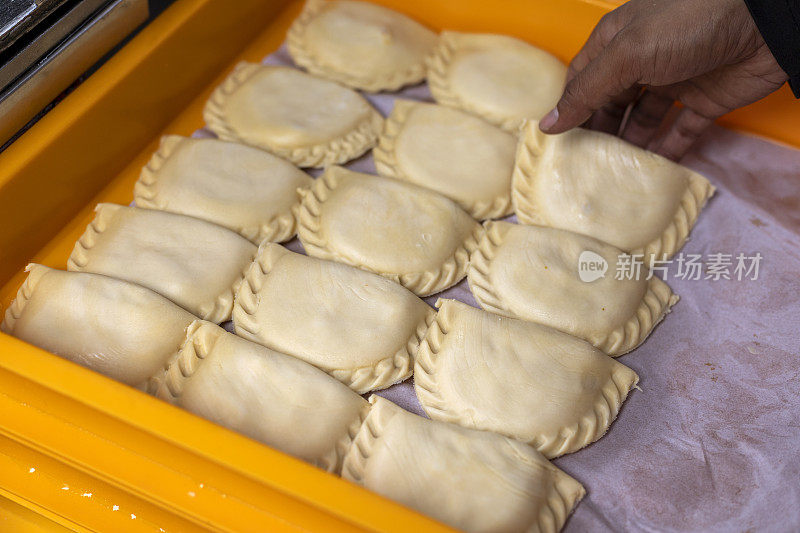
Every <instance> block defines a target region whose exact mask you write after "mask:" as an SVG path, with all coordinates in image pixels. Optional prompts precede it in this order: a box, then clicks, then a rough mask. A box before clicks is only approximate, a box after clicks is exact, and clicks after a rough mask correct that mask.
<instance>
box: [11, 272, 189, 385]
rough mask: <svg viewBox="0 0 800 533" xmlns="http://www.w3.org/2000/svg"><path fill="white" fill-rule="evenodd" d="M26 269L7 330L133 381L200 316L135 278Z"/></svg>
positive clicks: (164, 356)
mask: <svg viewBox="0 0 800 533" xmlns="http://www.w3.org/2000/svg"><path fill="white" fill-rule="evenodd" d="M26 270H27V271H28V278H27V279H26V280H25V282H24V283H23V284H22V287H20V289H19V292H18V293H17V298H16V299H15V300H14V302H13V303H12V304H11V305H10V306H9V308H8V309H6V315H5V320H4V321H3V324H2V330H3V331H4V332H5V333H8V334H10V335H13V336H15V337H18V338H20V339H22V340H24V341H26V342H29V343H31V344H35V345H36V346H38V347H40V348H43V349H45V350H47V351H49V352H51V353H54V354H56V355H60V356H61V357H64V358H65V359H69V360H70V361H74V362H75V363H78V364H80V365H83V366H85V367H88V368H90V369H92V370H94V371H96V372H100V373H101V374H105V375H107V376H108V377H111V378H114V379H116V380H118V381H121V382H123V383H127V384H128V385H133V386H144V384H145V383H146V381H147V379H148V378H149V377H150V376H151V375H152V374H154V373H155V372H157V371H158V370H159V369H160V368H162V367H163V366H164V364H165V362H166V361H167V360H168V359H169V357H170V356H171V355H172V354H173V353H175V349H176V348H177V347H178V346H180V344H181V342H182V339H183V338H184V336H185V331H186V328H187V327H188V326H189V324H191V323H192V321H193V320H195V319H196V317H195V316H194V315H192V314H191V313H189V312H187V311H185V310H183V309H181V308H180V307H178V306H177V305H175V304H174V303H172V302H170V301H169V300H167V299H166V298H164V297H163V296H160V295H158V294H156V293H155V292H153V291H151V290H149V289H146V288H144V287H141V286H139V285H135V284H133V283H128V282H126V281H121V280H118V279H114V278H109V277H107V276H101V275H99V274H85V273H80V272H65V271H63V270H53V269H51V268H48V267H46V266H42V265H35V264H32V265H28V267H27V268H26Z"/></svg>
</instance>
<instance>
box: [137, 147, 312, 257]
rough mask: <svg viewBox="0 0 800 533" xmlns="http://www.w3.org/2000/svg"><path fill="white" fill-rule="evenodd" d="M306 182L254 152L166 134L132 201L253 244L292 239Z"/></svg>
mask: <svg viewBox="0 0 800 533" xmlns="http://www.w3.org/2000/svg"><path fill="white" fill-rule="evenodd" d="M311 181H312V180H311V177H310V176H309V175H308V174H306V173H305V172H302V171H301V170H300V169H298V168H297V167H295V166H294V165H292V164H291V163H289V162H287V161H285V160H283V159H281V158H279V157H277V156H274V155H272V154H270V153H268V152H264V151H263V150H258V149H257V148H251V147H249V146H245V145H242V144H236V143H230V142H224V141H218V140H216V139H189V138H186V137H180V136H178V135H167V136H165V137H162V139H161V146H160V147H159V149H158V151H157V152H156V153H154V154H153V156H152V158H151V159H150V162H149V163H147V165H146V166H145V167H144V168H143V169H142V172H141V174H140V176H139V181H137V182H136V187H135V188H134V200H135V201H136V205H137V206H139V207H146V208H148V209H160V210H162V211H170V212H172V213H178V214H181V215H189V216H193V217H197V218H202V219H204V220H208V221H209V222H213V223H215V224H219V225H220V226H224V227H226V228H228V229H230V230H233V231H235V232H237V233H238V234H239V235H241V236H242V237H244V238H246V239H248V240H249V241H251V242H253V243H254V244H256V245H258V244H261V242H262V241H265V240H268V241H275V242H282V241H286V240H289V239H291V238H292V237H294V235H295V233H296V232H297V223H296V221H295V218H294V215H293V214H292V206H293V205H295V204H296V203H297V189H298V188H300V187H308V186H309V185H310V184H311Z"/></svg>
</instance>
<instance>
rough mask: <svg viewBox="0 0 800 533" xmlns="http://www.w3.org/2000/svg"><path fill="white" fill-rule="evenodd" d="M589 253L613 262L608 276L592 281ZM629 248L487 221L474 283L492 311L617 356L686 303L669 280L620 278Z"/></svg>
mask: <svg viewBox="0 0 800 533" xmlns="http://www.w3.org/2000/svg"><path fill="white" fill-rule="evenodd" d="M584 251H589V252H593V253H595V254H597V255H599V256H601V257H602V258H603V259H604V260H605V261H606V263H607V264H608V271H607V272H606V273H605V276H604V277H602V278H600V279H597V280H595V281H592V282H590V283H589V282H584V281H581V279H580V278H579V276H578V261H579V258H580V256H581V254H582V253H583V252H584ZM620 255H624V253H623V252H622V250H619V249H618V248H614V247H613V246H611V245H609V244H606V243H603V242H600V241H598V240H596V239H592V238H591V237H587V236H585V235H579V234H577V233H572V232H569V231H564V230H558V229H553V228H547V227H540V226H522V225H518V224H510V223H508V222H487V223H486V234H485V236H484V238H483V239H481V241H480V243H479V246H478V248H477V249H476V250H475V251H474V252H473V253H472V255H471V256H470V266H469V274H468V279H469V285H470V288H471V289H472V294H473V295H474V296H475V299H476V300H477V301H478V303H480V305H481V307H483V308H484V309H486V310H487V311H491V312H493V313H497V314H499V315H504V316H508V317H512V318H522V319H524V320H530V321H532V322H539V323H541V324H545V325H548V326H550V327H553V328H555V329H558V330H561V331H564V332H566V333H569V334H571V335H574V336H576V337H579V338H582V339H585V340H587V341H589V342H590V343H591V344H593V345H594V346H595V347H597V348H599V349H601V350H602V351H604V352H605V353H607V354H609V355H611V356H614V357H616V356H619V355H622V354H624V353H627V352H629V351H631V350H633V349H634V348H636V347H637V346H638V345H639V344H641V343H642V342H644V340H645V339H646V338H647V336H648V335H649V334H650V332H651V331H652V330H653V328H654V327H655V326H656V324H658V323H659V322H660V321H661V320H663V318H664V316H665V315H666V314H667V313H668V312H669V310H670V308H671V307H672V306H673V305H674V304H675V303H676V302H677V301H678V297H677V296H676V295H674V294H673V293H672V290H670V288H669V286H667V284H666V283H664V282H663V281H661V280H660V279H658V278H657V277H656V276H653V277H652V278H651V279H649V280H648V279H646V278H647V269H646V268H642V272H641V276H640V277H639V279H621V280H617V279H615V275H616V267H615V265H616V264H617V261H618V259H619V257H620Z"/></svg>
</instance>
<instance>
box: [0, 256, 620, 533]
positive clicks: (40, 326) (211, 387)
mask: <svg viewBox="0 0 800 533" xmlns="http://www.w3.org/2000/svg"><path fill="white" fill-rule="evenodd" d="M271 246H277V245H271ZM287 253H288V252H287ZM317 261H319V260H317ZM345 268H351V267H345ZM27 270H28V271H29V276H28V278H27V279H26V281H25V283H24V284H23V286H22V287H21V288H20V291H19V294H18V296H17V299H16V300H15V301H14V303H13V304H12V306H11V307H10V308H9V309H8V310H7V312H6V317H5V320H4V321H3V324H2V329H3V331H5V332H7V333H10V334H12V335H15V336H17V337H20V338H21V339H23V340H27V341H29V342H32V343H35V344H38V345H39V346H41V347H43V348H45V349H48V350H50V351H51V352H53V353H56V354H59V355H61V356H63V357H66V358H67V359H71V360H73V361H76V362H78V363H80V364H82V365H84V366H87V367H89V368H91V369H93V370H96V371H98V372H101V373H103V374H106V375H108V376H109V377H112V378H115V379H118V380H120V381H123V382H125V383H128V384H130V385H135V386H138V387H140V388H142V389H145V390H147V391H148V392H149V393H151V394H154V395H156V396H158V397H160V398H162V399H164V400H166V401H168V402H170V403H173V404H175V405H178V406H181V407H183V408H185V409H188V410H190V411H192V412H194V413H196V414H198V415H200V416H203V417H205V418H207V419H209V420H212V421H215V422H217V423H220V424H222V425H225V426H227V427H230V428H232V429H234V430H237V431H240V432H242V433H244V434H245V435H248V436H250V437H251V438H254V439H257V440H260V441H262V442H264V443H266V444H268V445H270V446H273V447H275V448H277V449H280V450H283V451H285V452H287V453H290V454H292V455H295V456H297V457H299V458H301V459H303V460H306V461H308V462H310V463H312V464H314V465H317V466H319V467H321V468H324V469H325V470H327V471H329V472H333V473H336V474H339V475H341V476H342V477H344V478H345V479H349V480H351V481H353V482H356V483H359V484H361V485H363V486H365V487H366V488H368V489H370V490H373V491H375V492H378V493H380V494H383V495H385V496H387V497H390V498H392V499H394V500H396V501H399V502H401V503H404V504H406V505H409V506H411V507H414V508H416V509H418V510H420V511H422V512H424V513H426V514H429V515H431V516H433V517H435V518H438V519H440V520H442V521H444V522H446V523H448V524H450V525H452V526H455V527H458V528H462V529H465V530H476V531H477V530H480V531H531V530H533V531H557V530H558V529H560V527H561V526H562V525H563V523H564V521H565V520H566V518H567V516H568V514H569V513H570V511H571V510H572V508H573V507H574V506H575V505H576V504H577V502H578V501H579V500H580V499H581V498H582V497H583V495H584V489H583V487H582V486H581V484H580V483H578V482H577V481H576V480H574V479H572V478H571V477H570V476H568V475H567V474H565V473H564V472H562V471H561V470H559V469H558V468H557V467H555V466H554V465H553V464H552V463H550V462H549V461H548V460H547V459H546V457H545V456H544V455H542V454H541V453H540V452H538V451H536V450H535V449H534V448H532V447H530V446H527V445H526V444H524V443H522V442H520V441H518V440H515V439H513V438H509V437H506V436H502V435H500V434H497V433H492V432H488V431H478V430H475V429H469V428H466V427H461V426H457V425H454V424H449V423H446V422H441V421H437V420H427V419H424V418H422V417H419V416H417V415H414V414H412V413H409V412H407V411H405V410H403V409H401V408H399V407H397V406H395V405H394V404H392V403H391V402H389V401H388V400H385V399H383V398H380V397H377V396H374V395H373V396H372V397H371V398H370V400H369V402H367V401H365V400H364V399H363V398H362V397H361V396H359V395H358V394H356V393H355V392H354V391H352V390H351V389H349V388H348V387H346V386H345V385H343V384H341V383H339V382H338V381H336V380H335V379H333V378H331V377H330V376H328V375H326V374H325V373H324V372H322V371H321V370H319V369H317V368H315V367H313V366H312V365H309V364H307V363H305V362H303V361H301V360H300V359H298V358H295V357H291V356H288V355H285V354H283V353H280V352H278V351H275V350H272V349H270V348H268V347H265V346H262V345H260V344H256V343H253V342H250V341H248V340H246V339H243V338H241V337H239V336H236V335H234V334H231V333H228V332H227V331H225V330H224V329H222V328H221V327H219V326H217V325H216V324H213V323H211V322H206V321H203V320H199V319H197V318H196V317H195V316H193V315H192V314H191V313H189V312H187V311H186V310H185V309H182V308H181V307H179V306H177V305H176V304H174V303H172V302H170V301H169V300H168V299H166V298H164V297H163V296H160V295H158V294H157V293H155V292H153V291H151V290H149V289H146V288H144V287H142V286H140V285H136V284H133V283H129V282H126V281H122V280H118V279H115V278H111V277H108V276H104V275H100V274H92V273H83V272H66V271H61V270H53V269H50V268H48V267H45V266H42V265H35V264H33V265H29V266H28V269H27ZM354 270H355V269H354ZM365 275H367V276H369V275H370V274H366V273H365ZM378 279H379V280H380V281H381V282H384V280H383V279H381V278H378ZM385 283H390V282H385ZM474 312H477V313H482V312H481V311H478V310H474ZM86 324H92V326H93V327H92V328H87V327H86ZM519 324H527V323H522V322H520V323H519ZM529 325H532V324H529ZM602 357H603V358H604V359H605V361H604V363H603V364H601V365H599V366H597V367H596V368H595V369H594V370H593V374H592V376H593V377H596V378H597V379H599V380H600V381H602V382H603V387H604V390H610V389H611V388H612V387H611V386H609V385H608V384H607V383H606V381H607V380H609V379H613V380H616V381H620V380H622V381H624V380H626V379H630V378H631V376H633V379H635V375H634V374H633V373H632V372H631V371H629V370H627V369H625V367H624V366H622V365H621V364H619V363H617V362H615V361H613V360H612V359H609V358H607V357H605V356H602ZM583 364H585V362H584V363H583ZM603 365H605V367H604V366H603ZM579 366H581V363H575V364H574V365H572V369H571V370H572V371H578V367H579ZM606 367H608V368H606ZM611 367H613V368H611ZM553 368H556V367H553ZM609 372H611V373H613V374H614V377H613V378H610V376H608V375H606V374H608V373H609ZM626 372H627V374H628V375H626ZM564 377H565V379H564V380H563V381H564V383H565V384H566V385H567V386H568V387H569V386H573V387H574V385H575V384H576V383H580V382H581V381H582V380H584V378H581V379H579V380H577V381H576V380H574V379H569V377H568V376H564ZM550 387H551V388H552V387H553V384H550ZM604 394H609V393H605V392H604ZM591 401H592V400H589V402H590V403H591ZM582 403H584V402H583V401H582ZM539 404H540V405H541V404H542V402H541V399H540V400H539ZM554 407H555V406H554ZM555 408H557V407H555ZM593 416H594V415H593ZM597 416H599V417H601V418H602V417H603V416H606V417H607V416H609V415H608V412H606V413H605V414H603V413H601V414H599V415H597ZM597 416H594V418H592V419H591V420H587V421H586V422H585V423H584V424H583V428H584V431H583V432H579V435H580V436H583V435H584V434H585V432H586V429H587V428H588V430H589V431H592V430H596V429H600V428H598V426H597V422H598V420H599V421H600V423H601V424H602V420H600V419H598V418H597ZM434 418H436V417H434ZM555 418H556V419H557V418H558V417H557V415H556V417H555ZM543 435H545V436H549V435H550V432H545V433H544V434H543ZM571 436H572V433H570V437H571ZM568 440H569V441H574V439H571V438H570V439H568ZM543 442H544V441H543ZM546 448H547V447H546ZM547 449H548V450H550V449H552V448H547Z"/></svg>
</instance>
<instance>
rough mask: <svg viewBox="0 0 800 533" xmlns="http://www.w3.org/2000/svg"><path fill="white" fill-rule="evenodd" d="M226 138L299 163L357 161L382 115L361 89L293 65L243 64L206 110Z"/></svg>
mask: <svg viewBox="0 0 800 533" xmlns="http://www.w3.org/2000/svg"><path fill="white" fill-rule="evenodd" d="M203 118H205V121H206V124H207V125H208V127H209V128H210V129H211V131H213V132H214V133H216V134H217V136H218V137H219V138H220V139H222V140H224V141H235V142H241V143H245V144H249V145H252V146H256V147H258V148H263V149H264V150H267V151H269V152H272V153H273V154H275V155H278V156H280V157H282V158H284V159H287V160H289V161H291V162H292V163H294V164H295V165H297V166H300V167H320V168H321V167H324V166H327V165H332V164H338V163H344V162H347V161H350V160H351V159H355V158H356V157H358V156H360V155H361V154H363V153H364V152H366V151H367V150H369V149H370V148H372V147H373V146H375V142H376V141H377V139H378V133H379V132H380V131H381V127H382V126H383V117H381V115H380V113H378V112H377V111H376V110H375V109H374V108H373V107H372V106H371V105H370V104H369V102H367V100H366V99H365V98H364V97H363V96H361V95H360V94H358V93H357V92H355V91H353V90H350V89H348V88H346V87H342V86H341V85H339V84H338V83H335V82H332V81H328V80H323V79H320V78H315V77H314V76H311V75H309V74H306V73H304V72H302V71H300V70H297V69H293V68H289V67H275V66H265V65H258V64H255V63H239V64H238V65H237V66H236V68H235V69H234V71H233V73H232V74H231V75H230V76H228V78H227V79H226V80H225V81H224V82H222V85H220V86H219V87H217V89H216V90H215V91H214V93H213V94H212V95H211V98H210V99H209V100H208V102H206V106H205V108H204V110H203Z"/></svg>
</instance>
